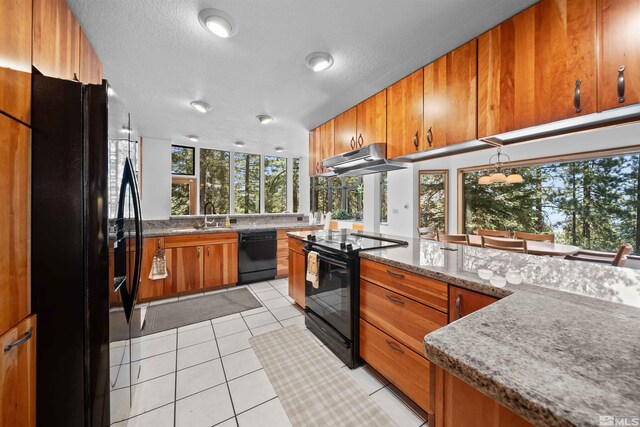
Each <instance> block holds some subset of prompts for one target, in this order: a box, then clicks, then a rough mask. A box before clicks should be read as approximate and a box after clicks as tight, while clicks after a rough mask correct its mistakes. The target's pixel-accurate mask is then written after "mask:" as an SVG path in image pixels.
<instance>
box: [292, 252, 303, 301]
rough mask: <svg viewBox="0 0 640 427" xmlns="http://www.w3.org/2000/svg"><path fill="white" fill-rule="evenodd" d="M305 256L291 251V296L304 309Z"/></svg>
mask: <svg viewBox="0 0 640 427" xmlns="http://www.w3.org/2000/svg"><path fill="white" fill-rule="evenodd" d="M305 268H306V267H305V256H304V255H302V254H299V253H298V252H295V251H293V250H289V296H290V297H291V298H293V299H294V301H295V302H296V304H298V305H299V306H300V307H302V308H304V307H305V304H304V283H305V274H306V271H305Z"/></svg>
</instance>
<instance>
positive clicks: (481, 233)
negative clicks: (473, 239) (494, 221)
mask: <svg viewBox="0 0 640 427" xmlns="http://www.w3.org/2000/svg"><path fill="white" fill-rule="evenodd" d="M476 234H477V235H478V236H490V237H505V238H507V239H508V238H509V237H511V232H510V231H508V230H486V229H484V228H478V229H477V230H476Z"/></svg>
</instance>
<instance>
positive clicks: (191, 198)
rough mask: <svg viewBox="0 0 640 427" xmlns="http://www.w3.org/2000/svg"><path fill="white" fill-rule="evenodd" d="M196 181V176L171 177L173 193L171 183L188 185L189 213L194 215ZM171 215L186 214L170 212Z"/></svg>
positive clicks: (195, 208)
mask: <svg viewBox="0 0 640 427" xmlns="http://www.w3.org/2000/svg"><path fill="white" fill-rule="evenodd" d="M196 183H197V179H196V178H188V177H179V176H174V177H171V187H172V190H171V192H172V193H173V185H174V184H188V185H189V215H196V210H197V196H196V194H197V193H196V187H197V185H196ZM171 216H180V217H183V216H187V215H174V214H173V213H172V214H171Z"/></svg>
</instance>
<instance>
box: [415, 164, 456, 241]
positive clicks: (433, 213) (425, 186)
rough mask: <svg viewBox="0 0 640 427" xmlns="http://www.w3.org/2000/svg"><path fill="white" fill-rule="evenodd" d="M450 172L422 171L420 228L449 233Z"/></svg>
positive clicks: (419, 200) (419, 194) (419, 208)
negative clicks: (448, 194)
mask: <svg viewBox="0 0 640 427" xmlns="http://www.w3.org/2000/svg"><path fill="white" fill-rule="evenodd" d="M448 175H449V174H448V172H447V171H446V170H442V171H420V174H419V176H420V178H419V180H420V181H419V183H418V184H419V188H418V191H419V193H418V227H433V228H434V229H435V230H438V231H441V232H444V233H446V232H447V193H448Z"/></svg>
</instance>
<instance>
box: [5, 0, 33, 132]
mask: <svg viewBox="0 0 640 427" xmlns="http://www.w3.org/2000/svg"><path fill="white" fill-rule="evenodd" d="M31 26H32V10H31V0H3V1H2V2H0V28H2V32H1V33H0V58H1V59H2V61H1V62H0V111H3V112H5V113H6V114H9V115H10V116H12V117H15V118H16V119H18V120H21V121H22V122H24V123H27V124H29V123H31Z"/></svg>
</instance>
